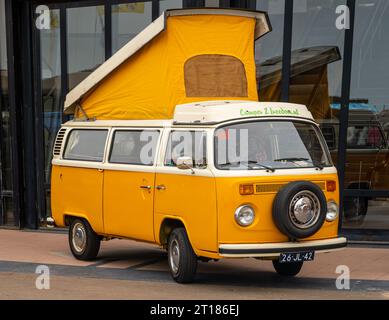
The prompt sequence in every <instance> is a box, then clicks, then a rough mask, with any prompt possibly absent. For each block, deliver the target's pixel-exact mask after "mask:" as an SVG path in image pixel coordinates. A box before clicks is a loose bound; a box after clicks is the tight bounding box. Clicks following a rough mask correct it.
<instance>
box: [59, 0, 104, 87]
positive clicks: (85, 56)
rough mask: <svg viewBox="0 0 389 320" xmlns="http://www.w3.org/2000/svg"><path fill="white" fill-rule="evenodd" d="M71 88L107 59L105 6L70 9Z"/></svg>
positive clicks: (68, 10)
mask: <svg viewBox="0 0 389 320" xmlns="http://www.w3.org/2000/svg"><path fill="white" fill-rule="evenodd" d="M67 37H68V72H69V90H71V89H72V88H74V87H75V86H76V85H77V84H78V83H80V82H81V81H82V80H83V79H85V78H86V77H87V76H88V75H89V74H90V73H91V72H92V71H93V70H94V69H96V68H97V67H98V66H99V65H100V64H102V63H103V62H104V59H105V49H104V48H105V42H104V6H92V7H80V8H70V9H67Z"/></svg>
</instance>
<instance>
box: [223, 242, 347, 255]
mask: <svg viewBox="0 0 389 320" xmlns="http://www.w3.org/2000/svg"><path fill="white" fill-rule="evenodd" d="M346 246H347V239H346V238H343V237H340V238H334V239H326V240H312V241H302V242H279V243H261V244H251V243H250V244H220V245H219V255H220V256H222V257H230V258H250V257H254V258H256V257H263V258H272V257H278V256H279V255H280V254H281V253H283V252H301V251H311V250H312V251H315V252H330V251H334V250H339V249H341V248H344V247H346Z"/></svg>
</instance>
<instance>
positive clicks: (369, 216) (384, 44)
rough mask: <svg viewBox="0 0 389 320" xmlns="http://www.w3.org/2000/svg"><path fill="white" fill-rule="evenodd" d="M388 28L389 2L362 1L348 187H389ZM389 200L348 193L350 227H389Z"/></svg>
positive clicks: (357, 28) (351, 110)
mask: <svg viewBox="0 0 389 320" xmlns="http://www.w3.org/2000/svg"><path fill="white" fill-rule="evenodd" d="M372 21H374V23H372ZM388 28H389V2H388V1H386V0H369V1H366V0H358V1H356V16H355V31H354V47H353V64H352V73H351V79H352V80H351V93H350V95H351V96H350V105H349V127H348V134H347V142H348V147H347V158H346V176H345V187H346V188H347V189H358V190H361V189H362V190H364V189H365V190H366V189H367V190H388V191H389V144H388V132H389V35H388V32H387V30H388ZM388 200H389V199H388V198H364V197H348V198H346V199H345V206H344V214H345V223H344V226H345V227H347V228H356V227H358V228H369V229H376V228H378V229H389V210H388V209H389V201H388Z"/></svg>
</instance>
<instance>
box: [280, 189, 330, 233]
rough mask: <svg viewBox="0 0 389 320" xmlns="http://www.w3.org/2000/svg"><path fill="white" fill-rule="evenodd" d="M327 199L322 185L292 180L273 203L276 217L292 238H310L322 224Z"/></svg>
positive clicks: (283, 231) (325, 212)
mask: <svg viewBox="0 0 389 320" xmlns="http://www.w3.org/2000/svg"><path fill="white" fill-rule="evenodd" d="M326 214H327V201H326V197H325V195H324V193H323V191H322V190H321V189H320V188H319V187H318V185H316V184H314V183H312V182H309V181H296V182H291V183H288V184H287V185H286V186H285V187H283V188H282V189H281V190H280V191H279V192H278V194H277V195H276V197H275V199H274V202H273V220H274V223H275V224H276V226H277V227H278V229H279V230H280V231H281V232H282V233H283V234H285V235H287V236H288V237H289V238H290V239H292V240H296V239H299V238H300V239H302V238H308V237H310V236H312V235H313V234H315V233H316V232H317V231H319V229H320V228H321V227H322V225H323V223H324V221H325V218H326Z"/></svg>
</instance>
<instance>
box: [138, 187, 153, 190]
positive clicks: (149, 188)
mask: <svg viewBox="0 0 389 320" xmlns="http://www.w3.org/2000/svg"><path fill="white" fill-rule="evenodd" d="M140 188H141V189H146V190H151V186H140Z"/></svg>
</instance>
